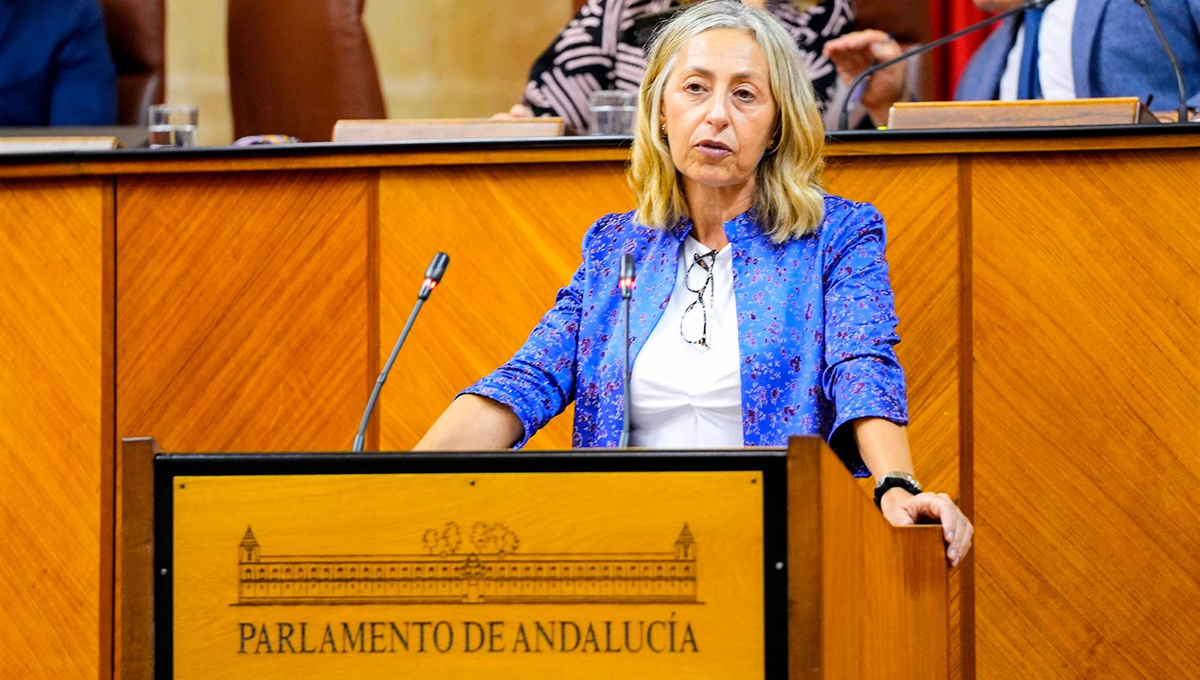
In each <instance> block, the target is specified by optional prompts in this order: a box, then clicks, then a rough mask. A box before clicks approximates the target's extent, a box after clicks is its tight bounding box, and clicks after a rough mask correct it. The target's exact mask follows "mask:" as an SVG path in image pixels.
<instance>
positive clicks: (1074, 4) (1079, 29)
mask: <svg viewBox="0 0 1200 680" xmlns="http://www.w3.org/2000/svg"><path fill="white" fill-rule="evenodd" d="M1020 4H1021V0H975V5H976V6H977V7H979V9H981V10H983V11H985V12H1005V11H1008V10H1010V9H1014V8H1016V7H1017V6H1018V5H1020ZM1153 6H1154V10H1155V12H1156V14H1157V15H1158V21H1159V23H1160V24H1161V25H1162V29H1163V32H1164V33H1165V34H1166V36H1167V42H1169V43H1170V45H1171V49H1172V50H1174V52H1175V56H1176V58H1177V59H1179V65H1180V67H1181V68H1182V70H1183V74H1184V81H1185V84H1186V86H1187V92H1188V93H1189V94H1188V107H1189V108H1196V107H1200V0H1155V2H1154V5H1153ZM824 51H825V52H824V53H825V56H826V57H828V58H829V59H830V60H831V61H832V62H833V63H834V64H835V65H837V69H838V73H839V75H840V78H841V79H842V82H843V83H846V84H848V83H850V81H852V80H854V78H856V77H857V76H858V74H860V73H862V72H863V71H864V70H866V69H867V68H868V67H870V66H871V65H872V64H876V63H879V62H883V61H887V60H888V59H892V58H895V57H898V56H900V54H901V49H900V45H899V44H897V43H896V41H895V40H892V39H891V37H890V36H889V35H888V34H886V33H884V32H882V31H875V30H867V31H855V32H853V33H849V34H847V35H844V36H841V37H839V38H836V39H834V40H830V41H829V42H827V43H826V44H825V46H824ZM906 69H907V66H906V64H904V63H903V62H902V63H900V64H897V65H896V66H893V67H892V68H889V69H886V70H884V71H881V72H879V73H877V74H875V75H874V76H872V77H871V79H870V80H869V81H868V82H867V84H866V86H865V87H864V88H863V91H862V93H861V94H860V95H859V105H860V106H861V107H862V109H863V111H864V112H865V113H866V114H867V115H869V116H870V118H871V120H872V122H873V123H874V124H875V125H886V124H887V118H888V110H889V109H890V108H891V106H892V104H894V103H896V102H897V101H901V100H905V99H909V95H908V93H907V91H906V90H905V82H906V76H907V73H906ZM1151 96H1153V98H1154V100H1153V105H1154V109H1155V110H1163V111H1168V110H1174V109H1176V108H1177V107H1178V103H1179V88H1178V86H1177V85H1176V81H1175V75H1174V72H1173V71H1172V69H1171V64H1170V62H1169V61H1168V59H1167V54H1166V52H1165V51H1164V50H1163V48H1162V44H1161V43H1160V42H1159V40H1158V38H1157V36H1156V35H1155V33H1154V28H1153V25H1152V24H1151V23H1150V20H1149V18H1148V17H1147V16H1146V14H1145V12H1144V11H1143V10H1142V8H1141V7H1139V6H1138V5H1137V3H1136V2H1134V0H1055V2H1052V3H1051V4H1050V5H1049V6H1047V7H1046V8H1045V9H1041V10H1027V11H1026V12H1025V13H1024V14H1023V15H1022V14H1018V15H1016V16H1014V17H1010V18H1008V19H1005V20H1004V21H1002V22H1000V24H999V25H998V26H997V27H996V30H995V31H994V32H993V33H992V34H991V36H990V37H989V38H988V39H987V40H986V41H985V42H984V43H983V45H981V46H980V47H979V50H978V51H977V52H975V56H974V57H972V58H971V61H970V63H969V64H967V68H966V70H964V71H963V74H962V77H961V78H960V79H959V81H958V89H957V90H956V92H955V94H954V98H955V99H957V100H961V101H989V100H1000V101H1013V100H1018V99H1054V100H1063V99H1076V98H1086V97H1140V98H1141V99H1142V101H1146V100H1147V99H1148V98H1149V97H1151Z"/></svg>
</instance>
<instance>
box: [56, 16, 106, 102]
mask: <svg viewBox="0 0 1200 680" xmlns="http://www.w3.org/2000/svg"><path fill="white" fill-rule="evenodd" d="M53 69H54V72H55V73H54V74H53V76H52V77H53V83H52V85H51V90H50V125H114V124H116V122H117V72H116V68H115V67H114V66H113V62H112V57H111V55H110V54H109V51H108V40H107V39H106V38H105V33H104V15H103V13H102V12H101V11H100V6H99V5H98V4H97V3H95V2H90V1H89V2H83V3H80V10H79V16H78V17H77V20H76V21H75V22H73V23H72V28H71V30H70V32H69V33H68V34H67V35H66V36H64V39H63V41H62V49H61V50H60V51H59V53H58V56H57V59H56V61H55V63H54V66H53Z"/></svg>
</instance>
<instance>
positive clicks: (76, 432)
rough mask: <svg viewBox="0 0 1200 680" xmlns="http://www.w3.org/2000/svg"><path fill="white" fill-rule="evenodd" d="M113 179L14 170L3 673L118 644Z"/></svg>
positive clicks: (94, 664) (0, 524)
mask: <svg viewBox="0 0 1200 680" xmlns="http://www.w3.org/2000/svg"><path fill="white" fill-rule="evenodd" d="M112 228H113V200H112V181H111V180H105V179H102V178H64V179H55V178H50V179H36V180H6V181H4V182H2V183H0V310H3V311H2V313H0V318H2V319H3V320H2V321H0V348H2V349H0V351H2V352H3V359H0V468H2V469H3V473H0V536H2V537H3V542H4V545H3V548H2V549H0V603H2V604H0V677H4V678H22V677H44V678H51V677H53V678H95V677H98V676H103V674H104V673H103V667H104V666H105V664H107V663H109V659H110V658H111V657H110V654H111V644H112V643H111V638H110V636H111V627H112V619H111V616H112V609H111V607H112V602H111V599H110V597H111V595H110V593H111V589H110V587H109V585H108V584H110V583H111V578H112V573H111V568H112V564H111V562H110V561H109V558H111V552H110V551H106V550H105V549H104V546H105V545H106V544H111V541H112V533H111V530H110V527H109V524H108V523H109V522H111V519H112V514H113V513H112V507H111V503H112V490H113V489H112V442H113V439H112V437H113V422H112V402H111V401H110V400H108V399H107V397H108V395H111V394H112V389H113V382H112V381H113V374H112V351H113V349H112V332H111V323H112V311H113V309H112V286H111V281H110V278H109V277H110V276H111V274H112Z"/></svg>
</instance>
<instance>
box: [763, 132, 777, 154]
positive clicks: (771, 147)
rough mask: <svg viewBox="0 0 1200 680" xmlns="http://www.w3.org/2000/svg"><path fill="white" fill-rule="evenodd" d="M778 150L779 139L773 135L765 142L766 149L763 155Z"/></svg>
mask: <svg viewBox="0 0 1200 680" xmlns="http://www.w3.org/2000/svg"><path fill="white" fill-rule="evenodd" d="M778 150H779V140H778V139H777V138H775V137H772V138H771V141H770V142H767V150H766V151H765V152H763V155H764V156H770V155H771V154H773V153H775V152H776V151H778Z"/></svg>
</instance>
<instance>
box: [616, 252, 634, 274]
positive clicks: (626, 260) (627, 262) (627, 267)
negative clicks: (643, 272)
mask: <svg viewBox="0 0 1200 680" xmlns="http://www.w3.org/2000/svg"><path fill="white" fill-rule="evenodd" d="M633 273H634V259H633V254H632V253H625V254H624V255H622V256H621V269H620V274H619V275H620V277H621V278H622V279H633Z"/></svg>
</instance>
